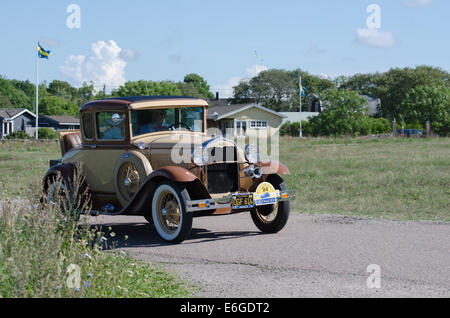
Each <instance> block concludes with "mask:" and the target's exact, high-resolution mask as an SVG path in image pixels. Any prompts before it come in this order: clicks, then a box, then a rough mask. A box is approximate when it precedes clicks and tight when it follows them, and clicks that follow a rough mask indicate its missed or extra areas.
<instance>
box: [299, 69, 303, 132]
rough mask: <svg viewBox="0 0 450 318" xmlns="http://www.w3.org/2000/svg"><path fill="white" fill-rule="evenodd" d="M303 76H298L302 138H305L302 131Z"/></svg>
mask: <svg viewBox="0 0 450 318" xmlns="http://www.w3.org/2000/svg"><path fill="white" fill-rule="evenodd" d="M302 87H303V86H302V77H301V76H299V77H298V89H299V94H298V99H299V104H300V136H299V137H300V139H301V138H303V132H302Z"/></svg>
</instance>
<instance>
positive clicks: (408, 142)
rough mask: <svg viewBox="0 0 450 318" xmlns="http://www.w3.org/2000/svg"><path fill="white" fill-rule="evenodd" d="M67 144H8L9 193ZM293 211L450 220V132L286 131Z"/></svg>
mask: <svg viewBox="0 0 450 318" xmlns="http://www.w3.org/2000/svg"><path fill="white" fill-rule="evenodd" d="M59 157H60V153H59V144H57V143H54V144H47V143H43V144H37V145H35V144H24V143H16V144H12V143H5V144H0V193H1V197H9V198H17V197H22V198H27V197H29V196H30V195H31V194H33V192H34V193H36V191H38V184H39V181H40V179H41V178H42V176H43V175H44V173H45V171H46V170H47V168H48V161H49V160H50V159H55V158H59ZM280 160H281V161H282V162H283V163H285V164H286V165H287V166H288V168H289V169H290V171H291V175H290V176H287V177H286V180H287V183H288V186H289V187H290V188H292V189H295V191H296V194H297V199H296V200H295V202H293V205H292V206H293V211H295V212H300V213H305V214H316V213H326V214H344V215H353V216H365V217H374V218H389V219H396V220H444V221H450V139H449V138H441V139H434V138H433V139H386V140H377V139H372V140H368V139H365V138H360V139H337V140H334V139H304V140H302V141H299V140H298V139H296V138H281V143H280Z"/></svg>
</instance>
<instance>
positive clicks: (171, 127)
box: [170, 123, 192, 131]
mask: <svg viewBox="0 0 450 318" xmlns="http://www.w3.org/2000/svg"><path fill="white" fill-rule="evenodd" d="M178 125H180V126H184V127H185V128H186V129H187V130H189V131H192V128H191V127H190V126H189V125H187V124H185V123H178ZM177 128H178V127H177V126H175V124H172V125H170V129H171V130H176V129H177Z"/></svg>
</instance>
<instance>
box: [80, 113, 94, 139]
mask: <svg viewBox="0 0 450 318" xmlns="http://www.w3.org/2000/svg"><path fill="white" fill-rule="evenodd" d="M82 122H83V135H84V138H85V139H87V140H92V139H93V138H94V131H93V126H94V125H93V120H92V114H91V113H87V114H83V116H82Z"/></svg>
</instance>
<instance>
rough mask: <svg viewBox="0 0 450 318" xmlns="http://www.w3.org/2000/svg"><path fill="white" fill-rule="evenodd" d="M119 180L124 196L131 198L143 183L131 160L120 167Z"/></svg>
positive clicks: (120, 189)
mask: <svg viewBox="0 0 450 318" xmlns="http://www.w3.org/2000/svg"><path fill="white" fill-rule="evenodd" d="M117 182H118V186H119V191H120V193H121V194H122V196H123V197H124V198H126V199H127V200H131V198H132V197H133V196H134V194H135V193H136V192H137V190H138V189H139V186H140V184H141V178H140V176H139V172H138V170H137V169H136V167H135V166H134V165H133V164H132V163H131V162H126V163H125V164H123V165H122V166H121V167H120V169H119V173H118V176H117Z"/></svg>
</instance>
